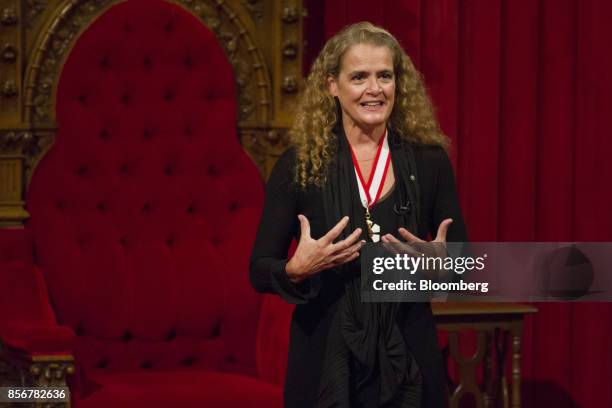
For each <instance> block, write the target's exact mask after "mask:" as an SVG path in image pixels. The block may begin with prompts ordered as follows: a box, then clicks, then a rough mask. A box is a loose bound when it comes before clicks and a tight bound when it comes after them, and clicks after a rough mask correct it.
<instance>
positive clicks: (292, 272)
mask: <svg viewBox="0 0 612 408" xmlns="http://www.w3.org/2000/svg"><path fill="white" fill-rule="evenodd" d="M298 219H299V220H300V230H301V235H300V242H298V246H297V249H296V250H295V253H294V254H293V257H291V259H290V260H289V262H287V265H286V266H285V271H286V272H287V275H288V276H289V279H291V281H292V282H293V283H299V282H301V281H303V280H304V279H306V278H308V277H310V276H312V275H315V274H317V273H319V272H321V271H322V270H324V269H328V268H332V267H334V266H338V265H342V264H344V263H346V262H350V261H352V260H354V259H356V258H357V257H358V256H359V250H360V249H361V247H362V246H363V244H365V241H358V239H359V236H360V235H361V228H357V229H355V231H353V232H352V233H351V235H349V236H348V237H346V238H345V239H343V240H341V241H338V242H336V243H334V240H335V239H336V238H338V236H339V235H340V233H341V232H342V230H343V229H345V228H346V226H347V225H348V222H349V217H344V218H342V219H341V220H340V222H338V223H337V224H336V225H335V226H334V227H333V228H332V229H330V230H329V231H328V232H327V234H325V235H324V236H322V237H321V238H319V239H313V238H312V237H311V236H310V223H309V222H308V218H306V217H305V216H303V215H301V214H300V215H298Z"/></svg>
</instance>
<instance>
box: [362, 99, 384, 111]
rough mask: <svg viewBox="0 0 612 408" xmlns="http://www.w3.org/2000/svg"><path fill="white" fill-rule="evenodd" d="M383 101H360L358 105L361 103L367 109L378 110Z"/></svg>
mask: <svg viewBox="0 0 612 408" xmlns="http://www.w3.org/2000/svg"><path fill="white" fill-rule="evenodd" d="M384 104H385V103H384V102H383V101H372V102H362V103H360V104H359V105H361V106H362V107H363V108H365V109H367V110H372V111H375V110H379V109H380V108H382V106H383V105H384Z"/></svg>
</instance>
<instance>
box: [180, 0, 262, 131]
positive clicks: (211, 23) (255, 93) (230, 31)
mask: <svg viewBox="0 0 612 408" xmlns="http://www.w3.org/2000/svg"><path fill="white" fill-rule="evenodd" d="M177 3H179V4H182V5H183V6H184V7H185V8H187V9H188V10H190V11H191V12H192V13H193V14H194V15H196V16H197V17H198V18H200V20H201V21H202V22H203V23H204V24H205V25H206V26H207V27H208V28H209V29H210V30H211V31H213V33H215V36H216V37H217V39H218V40H219V43H220V44H221V46H222V47H223V49H224V50H225V54H226V55H227V58H228V60H229V62H230V64H232V67H233V68H234V77H235V79H236V85H237V91H238V92H237V93H238V105H239V109H238V121H239V125H240V126H256V125H258V124H259V125H261V124H265V123H268V121H269V119H270V97H271V86H270V78H269V74H268V72H267V68H266V64H265V60H264V58H263V54H262V53H261V51H260V50H259V48H258V47H257V46H256V42H255V40H254V38H253V35H252V34H251V33H249V30H247V25H246V23H245V21H244V20H245V19H246V18H248V17H247V14H246V13H245V12H244V11H243V10H241V9H240V8H237V7H235V5H232V4H231V3H230V2H229V1H224V0H214V1H213V0H178V1H177ZM249 3H257V2H249Z"/></svg>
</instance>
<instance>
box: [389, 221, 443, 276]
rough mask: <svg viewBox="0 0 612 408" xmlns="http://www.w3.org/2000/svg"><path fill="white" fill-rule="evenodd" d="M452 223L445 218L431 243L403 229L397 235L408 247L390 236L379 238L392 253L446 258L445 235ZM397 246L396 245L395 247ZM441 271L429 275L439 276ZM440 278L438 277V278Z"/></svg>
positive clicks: (430, 272)
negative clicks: (387, 245)
mask: <svg viewBox="0 0 612 408" xmlns="http://www.w3.org/2000/svg"><path fill="white" fill-rule="evenodd" d="M452 222H453V220H452V218H447V219H445V220H444V221H442V222H441V223H440V226H439V227H438V233H437V234H436V238H435V239H434V240H433V241H431V242H426V241H423V240H422V239H420V238H419V237H417V236H416V235H414V234H412V233H411V232H410V231H408V230H407V229H405V228H400V229H399V233H400V235H401V236H402V238H404V239H405V240H406V242H407V243H408V244H410V245H406V244H404V245H399V244H401V242H400V240H398V239H397V238H396V237H394V236H393V235H391V234H385V235H383V236H382V237H381V241H382V242H384V243H386V244H391V245H390V246H389V249H390V250H391V251H392V252H393V253H396V254H397V253H399V252H404V253H407V254H408V255H410V256H414V257H418V256H420V255H421V254H424V255H425V256H426V257H430V258H433V257H439V258H444V257H446V233H447V232H448V227H449V225H450V224H451V223H452ZM395 244H398V245H395ZM440 273H441V271H437V270H430V271H429V275H433V274H438V275H439V274H440ZM438 278H440V276H438Z"/></svg>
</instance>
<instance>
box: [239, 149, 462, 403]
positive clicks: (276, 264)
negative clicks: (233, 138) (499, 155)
mask: <svg viewBox="0 0 612 408" xmlns="http://www.w3.org/2000/svg"><path fill="white" fill-rule="evenodd" d="M412 148H413V151H414V156H415V162H416V167H417V174H418V176H417V177H418V181H419V183H418V185H419V190H420V191H419V193H420V194H419V195H420V201H419V207H420V217H419V228H418V231H417V232H416V235H418V236H419V237H421V238H422V239H426V238H428V236H435V234H436V232H437V228H438V225H439V224H440V222H441V221H442V220H444V219H445V218H453V220H454V222H453V223H452V224H451V226H450V228H449V231H448V234H447V240H448V241H467V233H466V229H465V225H464V222H463V217H462V216H461V211H460V208H459V204H458V199H457V193H456V187H455V181H454V176H453V171H452V167H451V164H450V161H449V159H448V156H447V155H446V153H445V151H444V150H443V149H441V148H438V147H426V146H413V147H412ZM294 172H295V154H294V152H293V150H292V149H290V150H288V151H287V152H285V154H283V155H282V156H281V158H280V159H279V160H278V162H277V163H276V166H275V167H274V169H273V171H272V174H271V176H270V179H269V180H268V184H267V186H266V199H265V204H264V210H263V215H262V219H261V223H260V226H259V230H258V232H257V238H256V242H255V247H254V249H253V254H252V256H251V265H250V279H251V283H252V285H253V287H254V288H255V289H256V290H257V291H258V292H267V293H276V294H278V295H279V296H281V297H282V298H283V299H285V300H286V301H288V302H290V303H296V304H297V306H296V309H295V311H294V313H293V319H292V323H291V339H290V347H289V359H288V367H287V376H286V383H285V405H286V406H287V407H291V408H294V407H309V408H310V407H313V406H314V405H315V401H316V398H317V393H318V386H319V380H320V375H321V370H322V364H323V358H324V356H325V346H326V341H327V333H328V330H329V328H330V324H331V321H332V318H333V316H334V313H335V311H336V306H337V303H338V300H339V299H340V298H341V296H342V294H343V281H342V279H343V275H339V274H337V273H333V272H329V271H323V272H321V274H320V279H319V280H318V284H320V289H319V290H318V292H317V295H316V296H315V297H309V296H308V294H309V293H312V290H311V287H310V286H311V280H306V281H304V282H302V283H301V284H299V285H294V284H293V283H292V282H291V281H290V280H289V278H288V276H287V274H286V272H285V264H286V263H287V251H288V248H289V245H290V243H291V240H292V239H293V238H295V239H299V221H298V218H297V215H298V214H304V215H305V216H306V217H307V218H308V220H309V221H310V226H311V235H312V237H313V238H314V239H318V238H320V237H321V236H323V235H324V234H325V233H327V231H328V226H327V224H326V220H325V214H324V208H323V198H322V191H321V189H318V188H314V187H311V188H308V189H306V190H302V189H300V188H298V187H297V186H295V185H294V183H293V175H294ZM396 177H397V174H396ZM397 199H398V194H397V189H394V190H393V191H392V192H391V193H390V194H389V195H388V196H387V197H386V198H385V199H384V200H382V201H380V202H379V203H378V204H377V205H376V206H375V207H374V208H373V211H372V217H373V220H374V221H375V222H376V223H377V224H379V225H380V226H381V230H382V232H383V233H387V232H390V233H394V235H396V236H397V232H396V227H397V224H396V223H395V222H394V220H396V219H397V218H396V217H395V216H393V214H391V212H392V211H393V206H394V205H395V204H402V203H397ZM354 200H357V201H358V200H359V196H358V195H357V196H356V197H354ZM387 214H389V216H386V215H387ZM411 232H413V233H414V232H415V231H411ZM363 238H364V239H365V238H366V237H365V231H364V236H363ZM401 308H402V310H401V313H400V314H399V319H401V321H400V322H399V324H400V327H401V330H402V334H403V336H404V339H405V341H406V344H407V346H408V348H409V349H410V351H411V353H412V354H413V355H414V357H415V358H416V360H417V363H418V366H419V367H420V371H421V373H422V377H423V387H424V388H423V404H422V406H423V407H443V406H446V396H445V392H444V388H445V384H446V380H445V374H444V365H443V361H442V356H441V354H440V351H439V348H438V344H437V337H436V330H435V324H434V320H433V316H432V314H431V308H430V305H429V304H428V303H404V304H402V305H401Z"/></svg>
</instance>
